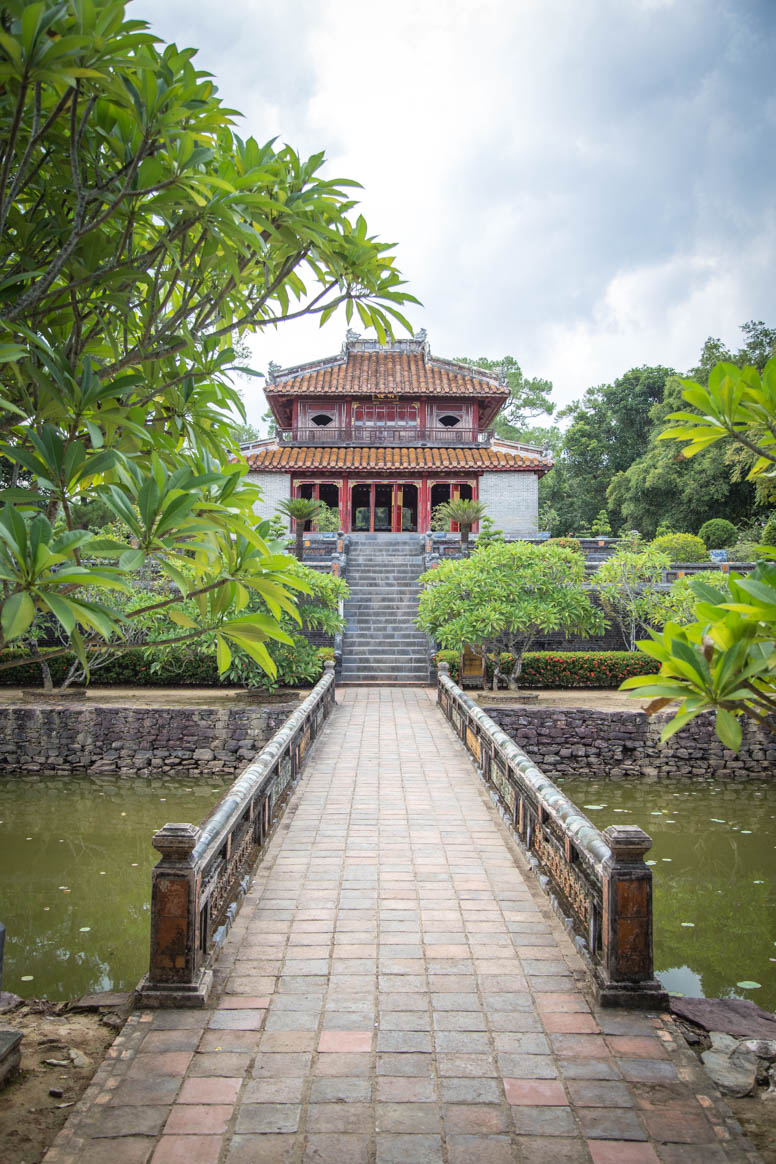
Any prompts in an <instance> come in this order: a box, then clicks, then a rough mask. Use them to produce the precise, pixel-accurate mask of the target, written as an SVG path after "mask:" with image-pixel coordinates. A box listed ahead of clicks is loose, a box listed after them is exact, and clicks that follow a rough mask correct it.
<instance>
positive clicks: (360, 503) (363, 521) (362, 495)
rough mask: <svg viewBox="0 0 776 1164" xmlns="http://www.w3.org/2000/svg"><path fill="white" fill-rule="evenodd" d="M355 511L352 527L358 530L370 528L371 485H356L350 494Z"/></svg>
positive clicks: (352, 507)
mask: <svg viewBox="0 0 776 1164" xmlns="http://www.w3.org/2000/svg"><path fill="white" fill-rule="evenodd" d="M350 500H351V509H352V512H353V523H352V528H353V529H354V530H357V531H366V530H368V529H369V486H368V485H354V486H353V490H352V492H351V495H350Z"/></svg>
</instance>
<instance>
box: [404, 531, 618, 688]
mask: <svg viewBox="0 0 776 1164" xmlns="http://www.w3.org/2000/svg"><path fill="white" fill-rule="evenodd" d="M584 578H585V566H584V561H583V559H582V557H581V555H579V554H576V553H574V552H573V551H572V550H564V549H559V548H558V547H557V546H547V545H544V546H534V545H529V544H528V543H527V542H507V543H498V542H496V543H493V544H492V545H490V546H487V547H486V548H485V549H483V550H480V551H478V552H477V553H476V554H473V555H472V556H471V557H470V558H464V559H462V560H461V561H447V562H441V563H440V564H439V565H438V566H437V567H435V568H434V569H432V570H428V571H426V573H425V574H423V575H421V579H420V581H421V585H422V586H423V590H422V592H421V596H420V602H419V606H418V625H419V626H420V627H421V628H422V629H423V630H424V631H426V633H427V634H429V635H431V636H432V637H433V638H434V639H435V640H436V641H437V642H438V643H439V644H440V645H441V646H442V647H445V648H448V649H451V650H458V651H460V650H463V648H464V646H466V645H468V646H470V648H471V649H472V650H473V651H475V652H476V653H477V654H480V655H482V656H488V655H492V656H494V657H495V658H496V659H498V658H499V657H500V656H501V655H502V654H503V653H505V652H507V653H509V655H510V656H511V657H512V663H511V664H510V669H509V677H508V681H509V684H510V686H516V685H517V680H518V678H519V676H520V672H521V668H522V661H523V656H524V654H525V652H526V651H527V650H528V649H529V648H530V646H531V643H532V642H533V641H534V639H536V638H537V637H538V636H539V635H541V634H547V633H549V632H551V631H563V632H564V633H565V634H575V633H582V634H584V633H589V632H592V633H596V632H598V631H600V630H601V629H602V627H603V616H602V615H601V613H600V611H598V610H597V609H596V608H595V607H594V606H593V605H592V603H591V602H590V599H589V598H588V596H587V594H586V593H585V591H584V589H583V584H584ZM499 674H500V672H499V668H498V666H497V667H496V669H495V673H494V678H493V683H494V686H496V685H497V683H498V678H499Z"/></svg>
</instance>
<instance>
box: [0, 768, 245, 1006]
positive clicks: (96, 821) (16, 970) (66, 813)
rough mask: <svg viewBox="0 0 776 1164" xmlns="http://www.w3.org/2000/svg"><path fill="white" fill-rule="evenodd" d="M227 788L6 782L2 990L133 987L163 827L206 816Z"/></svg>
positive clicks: (0, 881) (58, 995)
mask: <svg viewBox="0 0 776 1164" xmlns="http://www.w3.org/2000/svg"><path fill="white" fill-rule="evenodd" d="M226 787H227V785H220V784H216V783H215V782H214V781H213V780H212V778H209V779H206V780H204V781H203V780H202V779H197V780H193V779H192V778H191V777H189V778H188V779H170V778H167V777H165V778H160V779H155V780H153V781H151V780H136V781H133V782H132V783H123V784H111V785H110V786H108V785H107V784H103V783H96V782H95V781H93V780H89V779H88V778H76V777H73V778H68V779H57V780H51V781H46V782H45V783H42V782H39V781H37V782H36V781H23V780H22V781H20V780H18V779H13V778H8V777H3V778H0V922H3V924H4V925H5V927H6V931H7V932H6V939H5V965H4V969H3V990H12V991H15V992H16V993H17V994H21V995H22V996H23V997H25V998H31V997H37V998H44V997H45V998H50V999H68V998H77V997H78V996H79V995H81V994H84V993H85V992H87V991H91V990H132V989H133V988H134V987H135V986H136V985H137V983H138V981H139V980H140V978H141V977H142V975H143V974H144V973H145V971H146V970H147V969H148V940H149V919H150V910H149V904H150V897H151V869H152V867H153V866H154V865H155V864H156V862H157V861H158V859H159V854H158V853H157V852H156V851H155V850H154V849H153V848H152V846H151V837H152V836H153V834H154V832H155V831H156V830H157V829H158V828H160V827H161V826H162V825H163V824H165V823H166V822H167V821H191V822H193V823H195V824H196V823H198V822H199V821H201V820H202V819H203V818H204V817H205V816H206V815H207V813H208V812H209V811H210V809H211V808H212V807H213V805H214V804H216V803H217V802H218V800H219V799H220V798H221V795H222V794H223V791H224V790H225V788H226Z"/></svg>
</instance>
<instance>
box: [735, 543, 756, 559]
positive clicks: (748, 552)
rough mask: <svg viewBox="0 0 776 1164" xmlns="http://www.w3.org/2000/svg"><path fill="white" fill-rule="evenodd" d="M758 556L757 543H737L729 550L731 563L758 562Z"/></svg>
mask: <svg viewBox="0 0 776 1164" xmlns="http://www.w3.org/2000/svg"><path fill="white" fill-rule="evenodd" d="M758 556H759V554H758V550H757V542H736V544H735V545H734V546H730V547H729V549H728V561H729V562H756V561H757V560H758Z"/></svg>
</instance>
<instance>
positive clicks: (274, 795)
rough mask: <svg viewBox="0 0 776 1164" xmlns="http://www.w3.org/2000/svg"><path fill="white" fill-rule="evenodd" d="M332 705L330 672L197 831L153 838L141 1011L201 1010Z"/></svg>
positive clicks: (162, 832)
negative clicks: (217, 961)
mask: <svg viewBox="0 0 776 1164" xmlns="http://www.w3.org/2000/svg"><path fill="white" fill-rule="evenodd" d="M333 705H334V664H333V663H332V662H330V661H327V662H326V663H325V664H324V673H323V676H322V677H321V679H320V680H319V681H318V683H317V684H316V685H315V687H314V688H313V690H312V692H311V693H310V695H308V697H307V698H306V699H305V700H304V702H303V703H302V704H301V705H300V706H299V707H298V708H297V709H296V710H295V711H293V712H292V713H291V714H290V715H289V717H288V718H287V719H286V721H285V723H284V724H283V725H282V727H280V728H278V730H277V731H276V732H275V733H274V734H273V736H272V737H271V738H270V740H269V741H268V742H267V743H266V744H265V745H264V747H263V748H262V749H261V751H260V752H259V754H258V756H257V757H256V758H255V759H254V760H252V761H251V762H250V763H249V764H248V765H247V766H246V767H245V768H244V770H243V771H242V772H241V774H240V776H239V777H238V778H237V780H235V781H234V783H233V784H232V785H231V787H230V788H229V790H228V791H227V793H226V795H225V796H223V797H222V798H221V800H220V801H219V802H218V804H217V805H216V806H215V808H214V809H213V811H212V812H211V813H210V815H209V816H208V817H206V819H205V821H204V822H203V825H202V827H198V826H196V825H193V824H180V823H174V824H173V823H168V824H166V825H165V826H164V827H163V828H161V829H159V831H158V832H156V833H155V834H154V837H153V841H152V843H153V846H154V848H155V849H157V850H158V851H159V853H160V854H161V856H160V859H159V861H158V862H157V864H156V865H155V866H154V868H153V871H152V873H151V949H150V962H149V969H148V973H147V974H146V976H145V977H144V979H143V981H142V982H141V983H140V986H139V987H138V992H139V995H140V997H141V999H142V1001H143V1003H144V1004H145V1005H146V1006H204V1004H205V1002H206V1000H207V997H208V994H209V992H210V989H211V986H212V983H213V971H212V969H211V968H210V963H211V962H212V959H213V958H214V957H215V954H216V952H217V950H218V949H219V948H220V945H221V944H222V943H223V941H224V939H225V937H226V934H227V932H228V929H229V926H230V925H231V923H232V922H233V920H234V918H235V917H236V916H237V908H238V902H239V900H240V898H241V896H242V895H243V894H244V893H246V892H247V889H248V885H249V883H250V871H251V868H252V866H253V864H254V863H255V860H256V858H257V857H258V854H259V852H260V850H261V848H262V846H263V845H264V844H265V842H266V840H267V838H268V837H269V835H270V834H271V831H272V826H273V823H274V822H275V820H276V819H277V810H278V806H279V804H280V803H281V802H282V801H283V800H284V799H285V797H286V796H287V790H288V789H289V788H290V787H291V786H293V782H294V779H295V777H297V776H298V775H299V772H300V770H301V768H302V765H303V763H304V760H305V757H306V754H307V750H308V748H309V746H310V744H311V743H312V742H313V740H314V739H315V738H316V736H317V734H318V732H319V730H320V728H321V727H322V725H323V723H324V721H325V718H326V716H327V714H328V712H329V711H330V709H331V708H332V706H333Z"/></svg>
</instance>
